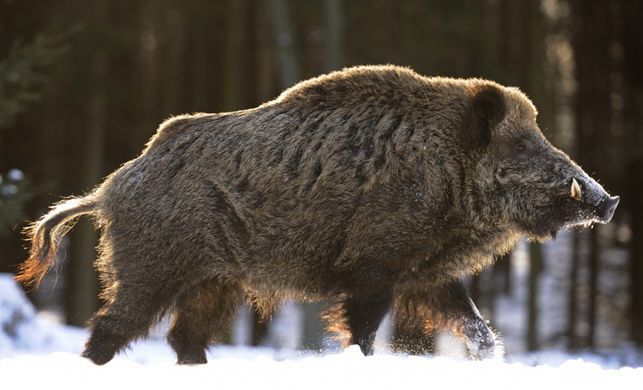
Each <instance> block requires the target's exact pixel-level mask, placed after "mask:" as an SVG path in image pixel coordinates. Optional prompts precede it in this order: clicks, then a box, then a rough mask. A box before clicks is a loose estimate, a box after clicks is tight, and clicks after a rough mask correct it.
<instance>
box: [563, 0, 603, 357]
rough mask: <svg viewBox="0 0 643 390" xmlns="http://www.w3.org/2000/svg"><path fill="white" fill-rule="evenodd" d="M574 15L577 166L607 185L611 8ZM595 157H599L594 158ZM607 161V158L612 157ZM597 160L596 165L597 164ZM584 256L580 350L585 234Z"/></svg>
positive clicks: (593, 252) (593, 251)
mask: <svg viewBox="0 0 643 390" xmlns="http://www.w3.org/2000/svg"><path fill="white" fill-rule="evenodd" d="M571 5H572V10H573V12H574V17H573V18H574V19H573V22H574V29H573V39H572V45H573V49H574V56H575V64H576V79H577V83H578V90H577V94H576V118H577V122H576V132H577V140H578V157H579V160H580V161H579V162H580V164H581V165H582V166H583V168H584V169H585V171H587V172H589V173H590V174H592V175H597V176H598V177H606V178H608V179H611V177H610V175H609V174H608V172H610V171H611V170H612V169H613V167H612V166H610V163H611V164H612V165H613V158H607V160H606V159H605V157H606V156H609V151H610V149H609V145H611V144H612V142H611V137H612V135H611V134H612V126H611V125H612V111H611V107H612V104H611V101H610V93H611V84H610V80H611V78H612V77H611V76H612V61H611V54H610V46H611V44H612V40H611V32H612V30H611V23H610V22H611V20H610V14H611V9H610V8H611V2H610V1H601V2H596V3H594V2H587V1H581V0H574V1H571ZM599 156H600V157H599ZM612 157H613V156H612ZM598 158H600V159H601V160H600V161H598V160H597V159H598ZM589 240H590V252H589V297H588V298H589V305H588V307H589V309H588V313H587V316H588V318H587V320H588V323H589V331H588V334H587V337H586V344H587V346H589V347H590V348H593V347H594V344H595V329H596V310H597V303H596V301H597V297H598V293H599V291H598V272H599V270H600V265H599V252H600V248H599V243H598V241H597V232H596V230H595V229H593V230H592V231H591V233H590V238H589Z"/></svg>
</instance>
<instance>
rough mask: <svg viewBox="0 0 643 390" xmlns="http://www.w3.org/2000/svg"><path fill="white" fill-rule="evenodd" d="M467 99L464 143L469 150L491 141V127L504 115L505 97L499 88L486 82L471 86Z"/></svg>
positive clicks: (479, 147) (483, 145) (505, 108)
mask: <svg viewBox="0 0 643 390" xmlns="http://www.w3.org/2000/svg"><path fill="white" fill-rule="evenodd" d="M469 99H470V106H469V107H470V109H469V115H468V116H467V124H466V128H465V132H466V134H467V136H466V137H465V138H466V142H465V143H466V144H467V146H468V148H467V149H469V150H475V149H481V148H485V147H486V146H487V145H489V142H491V129H492V128H493V127H494V126H496V125H497V124H498V123H500V122H501V121H502V120H503V119H504V117H505V114H506V111H507V107H506V102H505V97H504V95H503V92H502V91H501V90H500V88H498V87H496V86H494V85H489V84H487V85H480V86H476V87H474V88H471V90H470V91H469Z"/></svg>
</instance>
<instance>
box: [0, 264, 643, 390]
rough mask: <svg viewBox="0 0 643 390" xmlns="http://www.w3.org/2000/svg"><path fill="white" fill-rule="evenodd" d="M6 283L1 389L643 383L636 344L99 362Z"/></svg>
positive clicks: (228, 351)
mask: <svg viewBox="0 0 643 390" xmlns="http://www.w3.org/2000/svg"><path fill="white" fill-rule="evenodd" d="M0 292H1V293H0V388H2V389H16V388H25V389H36V388H48V389H57V388H61V389H62V388H64V389H87V388H91V389H114V388H123V386H126V387H125V388H134V387H140V388H186V387H199V388H203V387H205V388H210V387H211V388H222V389H226V388H233V389H253V388H261V389H301V388H304V389H329V388H342V389H343V388H359V389H362V388H366V389H387V390H390V389H393V388H422V387H427V388H447V387H448V388H455V389H459V388H466V387H470V386H475V387H476V388H480V389H516V388H520V389H543V388H546V387H551V388H561V387H563V386H573V387H574V388H582V389H583V390H585V389H605V388H608V387H610V388H614V389H619V390H620V389H641V388H643V387H642V386H643V367H634V368H632V367H622V365H623V362H624V361H626V362H627V361H631V362H641V361H642V360H643V359H641V355H640V352H637V351H635V350H632V351H631V354H632V356H629V357H628V356H625V357H623V355H621V356H620V357H618V356H619V355H614V354H606V355H588V354H586V355H582V356H570V355H567V354H565V353H560V352H552V351H549V352H541V353H538V354H534V355H514V356H512V357H511V358H510V360H509V361H505V362H501V361H482V362H471V361H465V360H460V359H454V358H446V357H433V358H432V357H415V356H402V355H393V354H391V353H388V352H386V351H383V352H379V353H376V355H375V356H371V357H368V358H366V357H364V356H362V354H361V352H360V351H359V349H358V348H357V347H356V346H353V347H351V348H349V349H347V350H345V351H343V352H325V353H321V354H312V353H306V352H301V351H295V350H292V349H282V350H276V349H268V348H249V347H242V346H239V347H229V346H221V347H216V348H213V349H212V350H211V351H210V352H209V354H208V358H209V361H210V363H209V364H207V365H204V366H196V367H179V366H175V365H174V354H173V352H172V351H171V349H170V348H169V347H168V346H167V345H166V344H165V343H164V342H163V341H162V340H160V339H158V338H152V339H149V340H147V341H144V342H138V343H136V344H134V345H132V347H131V348H130V350H128V351H126V352H125V353H123V354H120V355H118V356H117V357H116V358H115V359H114V360H113V361H111V362H110V363H108V364H107V365H105V366H102V367H98V366H95V365H93V364H92V363H91V362H89V361H87V360H85V359H83V358H81V357H79V355H78V353H79V351H80V349H81V348H82V344H83V342H84V340H85V338H86V336H87V335H86V331H85V330H84V329H80V328H73V327H68V326H63V325H60V324H57V323H55V322H53V321H52V320H51V319H48V318H46V317H44V316H43V315H42V314H36V313H35V310H34V309H33V307H32V306H31V305H30V303H29V302H28V300H27V299H26V297H25V296H24V295H23V294H22V291H21V290H20V289H19V288H17V287H16V286H15V284H13V281H12V280H11V278H10V277H9V276H8V275H4V276H2V275H0ZM634 365H635V366H637V365H638V364H634ZM641 365H643V364H641Z"/></svg>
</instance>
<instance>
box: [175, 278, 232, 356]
mask: <svg viewBox="0 0 643 390" xmlns="http://www.w3.org/2000/svg"><path fill="white" fill-rule="evenodd" d="M241 297H242V291H241V288H240V287H239V286H238V285H236V284H230V283H225V282H221V281H218V280H212V279H211V280H207V281H204V282H202V283H201V284H200V285H198V286H197V287H196V288H195V289H194V290H190V291H188V292H187V293H186V294H184V295H183V296H182V297H181V298H179V299H178V301H177V303H176V310H175V316H174V321H173V323H172V327H171V329H170V332H169V334H168V337H167V339H168V342H169V343H170V345H171V346H172V348H174V351H175V352H176V356H177V364H205V363H207V359H206V357H205V350H206V348H207V346H208V344H209V343H210V342H211V341H212V340H213V339H214V337H215V336H217V335H221V334H222V332H223V331H225V330H226V329H227V326H228V324H229V323H230V321H231V320H232V318H233V317H234V314H235V312H236V309H237V307H238V305H239V303H240V300H241Z"/></svg>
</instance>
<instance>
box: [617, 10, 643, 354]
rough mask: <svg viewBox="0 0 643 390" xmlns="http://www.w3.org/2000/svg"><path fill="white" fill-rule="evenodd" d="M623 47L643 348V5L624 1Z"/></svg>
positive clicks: (634, 310) (635, 325)
mask: <svg viewBox="0 0 643 390" xmlns="http://www.w3.org/2000/svg"><path fill="white" fill-rule="evenodd" d="M619 11H620V13H621V16H622V22H623V25H622V31H621V42H622V46H623V87H624V91H623V102H624V104H623V130H624V133H625V137H624V143H623V145H624V146H623V148H622V149H623V150H624V151H625V152H626V153H627V158H628V162H627V176H626V177H627V181H626V186H627V188H626V191H627V192H626V194H627V195H628V196H627V197H623V198H624V199H623V205H622V207H626V208H627V209H628V210H629V212H630V216H631V218H632V219H631V225H630V229H631V237H632V238H631V239H630V319H631V324H630V335H631V338H632V340H633V341H635V342H636V343H637V344H638V345H639V346H641V347H643V283H642V281H643V240H641V237H643V202H641V200H640V199H641V194H643V131H641V123H643V72H642V71H641V70H642V69H643V40H642V39H641V36H643V24H642V23H641V15H642V14H643V2H640V1H627V0H621V1H620V10H619Z"/></svg>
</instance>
